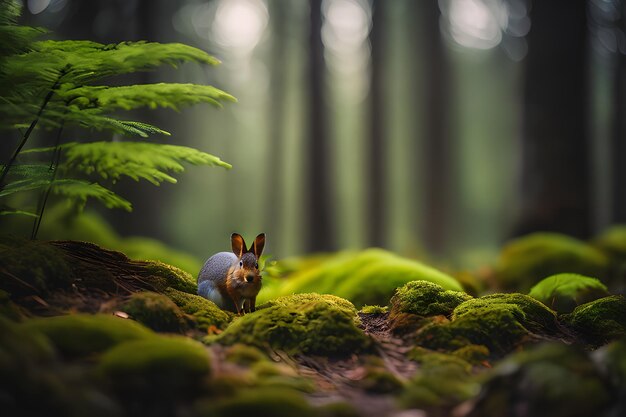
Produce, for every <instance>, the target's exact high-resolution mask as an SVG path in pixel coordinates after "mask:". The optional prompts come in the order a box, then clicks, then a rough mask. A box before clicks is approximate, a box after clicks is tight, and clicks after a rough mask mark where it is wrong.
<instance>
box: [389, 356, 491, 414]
mask: <svg viewBox="0 0 626 417" xmlns="http://www.w3.org/2000/svg"><path fill="white" fill-rule="evenodd" d="M409 357H410V358H411V359H413V360H415V361H416V362H417V363H419V365H420V367H419V370H418V372H416V374H415V376H414V377H413V378H412V379H411V380H410V381H409V383H408V385H407V387H406V390H405V391H404V392H403V393H402V394H401V396H400V398H399V400H400V403H401V404H402V405H403V406H404V407H410V408H422V409H423V408H426V409H428V408H432V407H452V406H455V405H458V404H460V403H461V402H463V401H466V400H468V399H470V398H473V397H474V396H476V394H478V391H479V389H480V384H479V383H478V381H477V380H476V379H475V378H474V375H473V373H472V365H471V364H470V363H469V362H467V361H465V360H464V359H462V358H460V357H458V356H455V355H451V354H446V353H440V352H431V351H428V350H425V349H420V348H417V349H414V350H413V351H411V352H410V353H409Z"/></svg>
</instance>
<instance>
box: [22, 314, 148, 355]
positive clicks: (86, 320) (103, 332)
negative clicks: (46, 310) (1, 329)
mask: <svg viewBox="0 0 626 417" xmlns="http://www.w3.org/2000/svg"><path fill="white" fill-rule="evenodd" d="M20 326H21V327H23V328H24V329H25V330H26V331H29V332H33V333H37V334H41V335H43V336H45V337H46V338H47V339H48V340H49V341H50V342H51V344H52V345H53V346H54V347H55V349H57V350H58V351H59V352H60V353H61V354H62V355H63V356H65V357H68V358H83V357H89V356H92V355H96V354H100V353H103V352H105V351H107V350H108V349H110V348H112V347H114V346H116V345H118V344H120V343H124V342H127V341H130V340H139V339H149V338H152V337H154V336H155V334H154V333H153V332H152V331H150V330H149V329H147V328H146V327H144V326H142V325H141V324H139V323H137V322H135V321H133V320H127V319H122V318H119V317H115V316H112V315H105V314H97V315H90V314H69V315H65V316H56V317H44V318H33V319H29V320H26V321H24V322H23V323H21V324H20Z"/></svg>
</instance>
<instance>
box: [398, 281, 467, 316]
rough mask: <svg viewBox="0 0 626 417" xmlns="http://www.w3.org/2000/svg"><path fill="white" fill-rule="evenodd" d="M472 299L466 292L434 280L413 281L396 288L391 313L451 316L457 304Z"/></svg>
mask: <svg viewBox="0 0 626 417" xmlns="http://www.w3.org/2000/svg"><path fill="white" fill-rule="evenodd" d="M470 299H472V296H470V295H467V294H465V293H464V292H460V291H451V290H446V289H444V288H443V287H442V286H441V285H438V284H435V283H432V282H428V281H412V282H409V283H407V284H405V285H403V286H402V287H400V288H398V289H397V290H396V292H395V294H394V296H393V297H392V298H391V314H392V315H395V314H398V313H410V314H417V315H419V316H424V317H428V316H436V315H444V316H449V315H450V314H452V311H453V310H454V309H455V308H456V306H458V305H459V304H461V303H462V302H464V301H467V300H470Z"/></svg>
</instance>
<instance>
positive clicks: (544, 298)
mask: <svg viewBox="0 0 626 417" xmlns="http://www.w3.org/2000/svg"><path fill="white" fill-rule="evenodd" d="M528 295H530V296H531V297H533V298H534V299H536V300H538V301H541V302H542V303H544V304H545V305H547V306H548V307H550V308H551V309H553V310H555V311H557V312H558V313H569V312H571V311H572V310H574V309H575V308H576V306H578V305H580V304H585V303H588V302H590V301H593V300H597V299H598V298H603V297H607V296H608V295H609V291H608V289H607V287H606V285H604V284H603V283H602V282H600V280H599V279H597V278H593V277H586V276H584V275H579V274H557V275H552V276H550V277H547V278H544V279H543V280H541V281H539V282H538V283H537V284H535V286H533V287H532V288H531V289H530V292H529V293H528Z"/></svg>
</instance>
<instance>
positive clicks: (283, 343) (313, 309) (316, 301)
mask: <svg viewBox="0 0 626 417" xmlns="http://www.w3.org/2000/svg"><path fill="white" fill-rule="evenodd" d="M305 295H306V296H307V299H304V298H297V297H298V296H299V295H295V296H293V298H290V299H289V298H287V299H285V298H280V299H278V300H276V303H275V304H274V305H272V306H269V307H265V308H259V310H257V311H256V312H254V313H251V314H246V315H245V316H243V317H239V318H237V319H236V320H235V321H233V323H232V324H231V325H230V326H228V328H227V329H226V330H225V331H224V332H223V333H222V334H220V335H219V336H218V337H217V338H216V339H214V341H216V342H218V343H220V344H224V345H233V344H235V343H244V344H247V345H252V346H256V347H258V348H261V349H267V348H272V349H279V350H284V351H286V352H287V353H290V354H305V355H307V354H309V355H324V356H347V355H351V354H353V353H356V352H363V351H367V350H369V349H370V348H371V341H370V339H369V338H368V337H367V336H366V335H365V334H364V333H363V332H362V331H361V329H359V328H357V326H356V324H355V320H356V310H355V309H354V307H352V308H351V309H348V308H347V305H345V303H346V301H345V300H344V302H343V303H337V302H336V301H335V300H333V299H330V300H329V299H328V297H327V296H326V297H325V296H321V295H315V294H305ZM348 304H349V303H348Z"/></svg>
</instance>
